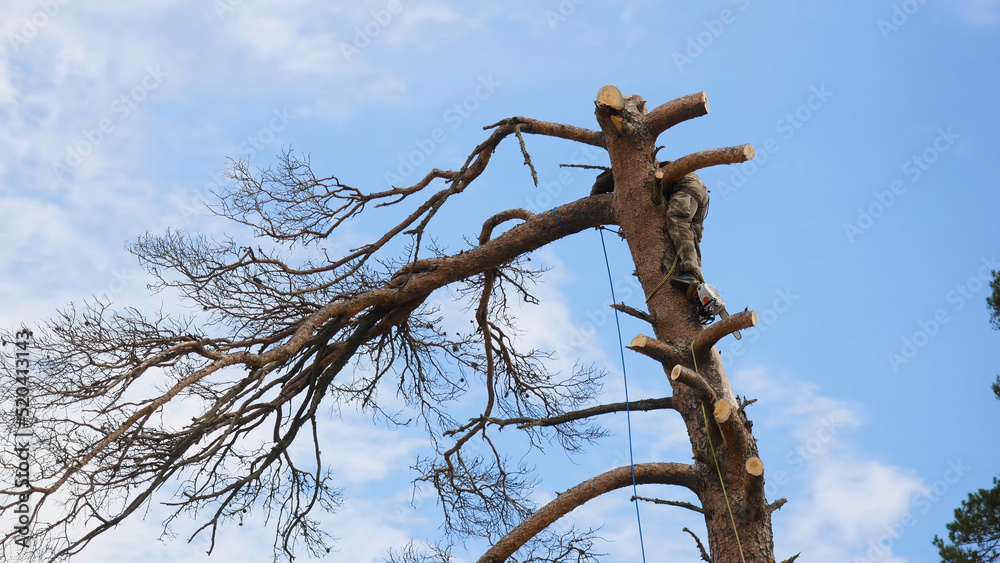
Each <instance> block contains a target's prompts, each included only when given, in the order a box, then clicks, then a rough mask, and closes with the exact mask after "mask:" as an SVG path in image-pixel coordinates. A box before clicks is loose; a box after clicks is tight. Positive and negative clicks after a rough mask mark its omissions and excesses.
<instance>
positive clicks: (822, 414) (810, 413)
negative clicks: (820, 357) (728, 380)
mask: <svg viewBox="0 0 1000 563" xmlns="http://www.w3.org/2000/svg"><path fill="white" fill-rule="evenodd" d="M733 381H734V387H735V388H736V389H737V390H738V391H739V392H740V393H741V394H742V393H747V394H748V395H749V396H753V397H759V398H760V402H759V403H758V404H757V405H755V407H754V411H753V414H755V415H757V416H753V417H752V418H754V420H755V422H757V423H758V425H763V426H765V427H769V428H772V429H775V430H776V431H777V432H780V433H784V434H787V433H789V432H790V433H791V435H792V436H794V438H795V442H796V443H795V445H793V446H792V447H791V448H790V449H789V450H788V451H787V452H785V455H784V456H783V457H780V458H776V459H770V458H768V456H766V455H764V456H763V457H764V458H765V459H764V463H765V466H766V467H767V473H766V475H767V484H766V485H765V486H766V487H767V488H766V491H767V492H768V497H769V499H768V500H771V501H773V500H775V499H776V498H778V497H781V496H787V497H788V499H789V503H788V504H787V505H786V506H785V507H784V508H782V509H781V510H780V511H779V512H775V513H774V517H773V520H774V531H775V544H776V550H777V553H776V554H777V555H778V556H779V558H787V557H789V556H791V555H792V554H794V553H798V552H802V555H803V557H805V558H808V559H810V560H815V561H852V560H853V559H852V558H853V557H862V558H864V557H869V560H870V561H884V562H889V563H903V562H904V561H907V560H906V559H901V558H899V557H898V556H896V555H894V554H893V552H892V549H891V548H892V544H893V543H894V542H895V541H896V540H897V539H899V538H897V537H896V536H892V535H887V534H891V533H892V532H893V531H895V532H896V533H897V535H899V532H898V531H899V530H901V529H902V528H901V527H900V522H901V521H903V519H905V518H906V517H907V515H908V514H909V513H910V510H911V506H912V503H913V502H914V500H915V499H917V498H919V497H918V495H920V494H921V493H922V492H923V491H924V490H925V489H926V487H927V486H926V484H925V483H924V481H923V480H922V479H921V478H919V477H918V476H917V475H915V473H914V472H913V471H911V470H908V469H905V468H901V467H896V466H893V465H890V464H887V463H884V462H882V461H879V460H875V459H871V457H870V456H869V455H867V454H865V453H863V452H860V451H859V449H858V447H857V446H856V445H855V444H854V443H852V442H851V439H850V433H849V429H851V428H863V427H864V416H863V413H862V412H861V408H860V407H859V406H858V405H856V404H852V403H848V402H845V401H841V400H838V399H834V398H832V397H827V396H824V395H822V394H821V390H820V388H819V387H818V386H817V385H815V384H812V383H808V382H805V381H801V380H796V379H793V378H792V377H787V376H786V377H780V376H774V375H772V374H769V373H767V372H766V371H765V370H763V369H750V370H737V371H736V372H734V374H733ZM757 428H758V429H760V428H761V426H757ZM758 434H759V435H763V434H764V432H760V431H759V432H758ZM762 455H763V453H762ZM772 457H773V456H772ZM900 537H901V536H900ZM869 542H874V545H876V546H877V548H876V549H874V550H873V551H872V552H871V555H870V556H869V555H868V554H867V552H868V550H869V549H872V547H871V545H870V544H869ZM879 542H881V546H880V547H879Z"/></svg>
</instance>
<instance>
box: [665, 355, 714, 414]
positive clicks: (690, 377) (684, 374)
mask: <svg viewBox="0 0 1000 563" xmlns="http://www.w3.org/2000/svg"><path fill="white" fill-rule="evenodd" d="M670 380H671V381H677V382H679V383H683V384H684V385H687V386H688V387H690V388H692V389H694V390H695V392H697V393H698V396H699V397H701V400H702V401H704V402H706V403H708V404H709V405H714V404H715V402H716V401H718V398H717V397H716V394H715V391H714V390H713V389H712V387H711V386H709V384H708V382H707V381H705V379H704V378H703V377H702V376H700V375H698V374H697V373H696V372H694V371H692V370H691V369H690V368H686V367H684V366H682V365H680V364H677V365H676V366H674V369H673V370H671V371H670Z"/></svg>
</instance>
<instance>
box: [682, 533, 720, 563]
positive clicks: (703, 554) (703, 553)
mask: <svg viewBox="0 0 1000 563" xmlns="http://www.w3.org/2000/svg"><path fill="white" fill-rule="evenodd" d="M683 531H685V532H687V533H689V534H691V537H692V538H694V542H695V543H696V544H698V551H699V552H700V553H701V560H702V561H706V562H707V563H713V561H712V558H711V557H709V556H708V552H707V551H705V546H704V545H702V543H701V540H700V539H698V536H696V535H695V534H694V532H692V531H691V530H689V529H687V528H684V529H683Z"/></svg>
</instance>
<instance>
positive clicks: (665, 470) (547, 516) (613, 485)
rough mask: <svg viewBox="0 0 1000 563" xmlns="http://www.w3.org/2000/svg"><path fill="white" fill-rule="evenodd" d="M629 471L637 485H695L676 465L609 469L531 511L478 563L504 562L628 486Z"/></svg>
mask: <svg viewBox="0 0 1000 563" xmlns="http://www.w3.org/2000/svg"><path fill="white" fill-rule="evenodd" d="M633 469H634V471H635V482H636V483H637V484H641V485H647V484H654V483H655V484H662V485H677V486H681V487H686V488H688V489H692V490H694V487H696V483H697V482H698V476H697V470H696V468H695V467H694V466H692V465H685V464H680V463H641V464H637V465H634V466H631V467H630V466H624V467H619V468H617V469H612V470H611V471H608V472H607V473H603V474H601V475H598V476H597V477H594V478H592V479H589V480H587V481H584V482H583V483H580V484H579V485H576V486H575V487H572V488H570V489H569V490H567V491H566V492H564V493H562V494H561V495H559V496H557V497H556V498H555V499H553V500H552V501H551V502H549V503H548V504H546V505H545V506H543V507H542V508H540V509H538V510H537V511H535V512H534V513H533V514H532V515H531V516H529V517H528V518H526V519H525V520H524V521H523V522H522V523H521V524H519V525H518V526H517V527H516V528H514V529H513V530H511V531H510V532H509V533H507V535H505V536H504V537H503V538H501V539H500V541H498V542H497V543H496V544H494V545H493V547H491V548H490V549H489V550H487V551H486V553H484V554H483V556H482V557H480V558H479V563H493V562H498V561H506V560H507V558H508V557H510V556H511V555H512V554H513V553H514V552H515V551H517V550H518V549H520V547H521V546H522V545H524V543H525V542H526V541H528V539H530V538H531V537H533V536H534V535H536V534H538V533H539V532H540V531H541V530H543V529H545V528H546V527H548V526H549V525H550V524H552V523H553V522H555V521H556V520H558V519H559V518H561V517H562V516H564V515H566V514H567V513H569V512H570V511H572V510H573V509H574V508H576V507H578V506H581V505H582V504H584V503H586V502H587V501H589V500H591V499H594V498H596V497H598V496H600V495H603V494H604V493H607V492H610V491H613V490H616V489H621V488H623V487H629V486H631V485H632V472H633Z"/></svg>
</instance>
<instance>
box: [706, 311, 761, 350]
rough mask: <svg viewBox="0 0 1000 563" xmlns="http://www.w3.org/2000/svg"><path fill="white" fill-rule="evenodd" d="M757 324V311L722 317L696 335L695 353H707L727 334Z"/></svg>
mask: <svg viewBox="0 0 1000 563" xmlns="http://www.w3.org/2000/svg"><path fill="white" fill-rule="evenodd" d="M755 326H757V311H740V312H739V313H736V314H735V315H730V316H729V317H726V318H725V319H720V320H719V321H716V322H714V323H712V324H710V325H708V327H707V328H705V330H704V331H702V332H701V333H700V334H699V335H698V336H697V337H695V340H694V350H695V353H697V354H699V355H701V354H705V353H707V352H708V351H709V350H711V349H712V346H715V344H716V343H718V342H719V341H720V340H722V339H723V338H724V337H725V336H726V335H729V334H732V333H734V332H736V331H738V330H743V329H747V328H751V327H755Z"/></svg>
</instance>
